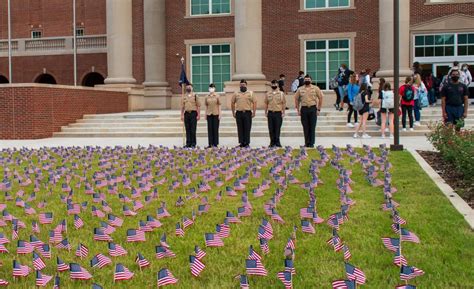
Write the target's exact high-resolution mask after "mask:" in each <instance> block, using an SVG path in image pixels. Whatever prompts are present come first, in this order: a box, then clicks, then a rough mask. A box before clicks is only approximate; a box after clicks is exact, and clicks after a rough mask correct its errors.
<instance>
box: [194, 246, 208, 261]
mask: <svg viewBox="0 0 474 289" xmlns="http://www.w3.org/2000/svg"><path fill="white" fill-rule="evenodd" d="M194 253H195V254H196V258H198V259H199V260H201V259H202V258H204V257H205V256H206V252H204V250H202V249H201V248H199V246H197V245H196V246H194Z"/></svg>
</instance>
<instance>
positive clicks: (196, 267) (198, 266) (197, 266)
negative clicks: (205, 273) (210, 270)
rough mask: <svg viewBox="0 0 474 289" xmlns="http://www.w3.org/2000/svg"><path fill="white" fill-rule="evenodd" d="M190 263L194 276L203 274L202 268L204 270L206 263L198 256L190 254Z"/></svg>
mask: <svg viewBox="0 0 474 289" xmlns="http://www.w3.org/2000/svg"><path fill="white" fill-rule="evenodd" d="M189 265H190V267H191V274H192V275H193V276H194V277H197V276H199V274H201V272H202V270H204V268H205V267H206V265H204V263H202V262H201V261H200V260H199V259H198V258H196V257H195V256H193V255H191V256H189Z"/></svg>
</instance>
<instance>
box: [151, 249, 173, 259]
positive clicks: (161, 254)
mask: <svg viewBox="0 0 474 289" xmlns="http://www.w3.org/2000/svg"><path fill="white" fill-rule="evenodd" d="M155 253H156V258H157V259H163V258H174V257H176V254H175V253H174V252H173V251H171V250H170V249H169V248H166V247H164V246H156V247H155Z"/></svg>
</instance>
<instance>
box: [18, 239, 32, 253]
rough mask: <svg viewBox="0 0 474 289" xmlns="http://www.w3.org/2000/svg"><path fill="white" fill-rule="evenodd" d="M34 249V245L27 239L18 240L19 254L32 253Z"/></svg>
mask: <svg viewBox="0 0 474 289" xmlns="http://www.w3.org/2000/svg"><path fill="white" fill-rule="evenodd" d="M33 250H34V247H33V246H32V245H31V244H30V243H28V242H27V241H23V240H18V241H17V249H16V253H17V254H31V253H32V252H33Z"/></svg>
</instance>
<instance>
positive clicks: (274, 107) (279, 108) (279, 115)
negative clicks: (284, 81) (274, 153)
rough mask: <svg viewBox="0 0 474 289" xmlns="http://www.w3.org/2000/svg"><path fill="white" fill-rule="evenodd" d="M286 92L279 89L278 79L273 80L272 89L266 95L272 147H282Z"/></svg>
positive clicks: (266, 113)
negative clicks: (281, 133) (281, 137)
mask: <svg viewBox="0 0 474 289" xmlns="http://www.w3.org/2000/svg"><path fill="white" fill-rule="evenodd" d="M285 108H286V99H285V94H284V93H283V92H282V91H280V90H279V89H278V81H276V80H275V79H274V80H272V91H270V92H268V93H267V95H266V96H265V115H266V116H267V119H268V131H269V133H270V147H275V146H276V147H281V143H280V131H281V125H282V124H283V117H284V116H285Z"/></svg>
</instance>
